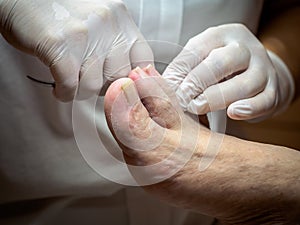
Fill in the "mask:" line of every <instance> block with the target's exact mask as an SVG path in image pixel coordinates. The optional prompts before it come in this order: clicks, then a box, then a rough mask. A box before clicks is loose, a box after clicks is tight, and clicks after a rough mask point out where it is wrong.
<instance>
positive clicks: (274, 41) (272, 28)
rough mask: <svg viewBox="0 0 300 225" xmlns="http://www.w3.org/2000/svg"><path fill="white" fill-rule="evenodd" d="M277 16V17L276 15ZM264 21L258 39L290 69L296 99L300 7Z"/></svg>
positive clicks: (299, 69) (299, 77)
mask: <svg viewBox="0 0 300 225" xmlns="http://www.w3.org/2000/svg"><path fill="white" fill-rule="evenodd" d="M275 14H276V15H275ZM275 14H274V15H272V13H271V15H270V16H269V17H268V18H267V19H265V20H266V21H263V22H264V24H263V25H262V26H261V27H260V31H259V34H258V38H259V39H260V40H261V42H262V43H263V45H264V46H265V47H266V48H267V49H269V50H271V51H272V52H274V53H275V54H277V55H278V56H279V57H280V58H281V59H282V60H283V61H284V63H285V64H286V65H287V67H288V68H289V70H290V72H291V74H292V76H293V78H294V81H295V84H296V94H295V97H299V95H300V63H299V61H300V45H299V41H298V38H299V36H300V26H299V23H300V6H297V7H291V8H288V9H286V10H284V9H283V10H282V12H281V13H280V14H278V13H275Z"/></svg>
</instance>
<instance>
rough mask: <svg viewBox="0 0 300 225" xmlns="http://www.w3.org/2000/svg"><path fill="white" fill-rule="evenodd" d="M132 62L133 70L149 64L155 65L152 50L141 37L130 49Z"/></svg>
mask: <svg viewBox="0 0 300 225" xmlns="http://www.w3.org/2000/svg"><path fill="white" fill-rule="evenodd" d="M130 62H131V66H132V68H135V67H137V66H139V67H140V68H143V67H146V66H147V65H149V64H151V65H154V57H153V53H152V50H151V48H150V46H149V44H148V43H147V41H146V40H145V39H144V38H143V37H140V38H139V39H138V40H137V41H135V42H134V44H133V45H132V47H131V49H130Z"/></svg>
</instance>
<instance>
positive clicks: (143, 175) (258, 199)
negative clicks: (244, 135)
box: [105, 67, 300, 224]
mask: <svg viewBox="0 0 300 225" xmlns="http://www.w3.org/2000/svg"><path fill="white" fill-rule="evenodd" d="M105 113H106V117H107V121H108V125H109V127H110V129H111V131H112V133H113V134H114V136H115V138H116V140H117V141H118V143H119V145H120V147H121V148H122V149H123V151H124V156H125V160H126V161H127V163H128V167H129V170H130V171H131V173H132V175H133V177H134V178H135V179H136V180H137V182H138V183H139V184H141V185H142V186H144V188H145V189H146V190H147V191H149V192H151V193H153V194H155V195H156V196H159V197H160V198H161V199H165V200H166V201H168V202H169V203H170V204H173V205H176V206H180V207H185V208H189V209H192V210H195V211H198V212H201V213H203V214H207V215H210V216H214V217H217V218H219V219H222V220H223V221H226V222H228V223H231V224H274V222H276V223H277V224H289V223H287V221H288V220H289V219H290V218H291V217H294V218H296V217H297V213H299V210H298V208H299V205H300V204H299V202H300V196H299V190H300V182H299V181H300V176H299V172H297V171H300V166H299V163H297V162H299V161H300V157H299V153H298V152H296V151H293V150H290V149H287V148H282V147H276V146H270V145H263V144H259V143H253V142H247V141H243V140H239V139H236V138H233V137H229V136H222V135H221V134H212V133H210V131H209V130H208V129H206V128H204V127H203V126H201V125H199V124H198V123H196V122H195V121H193V120H191V119H190V118H189V117H187V116H185V115H184V113H183V112H182V110H181V109H180V107H179V105H178V104H177V101H176V97H175V95H174V93H173V92H172V90H170V89H169V88H168V87H167V85H166V83H165V82H164V80H163V78H161V77H160V76H159V74H158V73H157V72H156V71H155V70H154V68H152V67H149V68H147V69H145V70H142V69H140V68H138V69H135V70H133V71H132V72H131V73H130V75H129V78H122V79H119V80H117V81H115V82H114V83H113V84H112V85H111V86H110V87H109V89H108V91H107V93H106V96H105ZM212 137H213V138H214V140H216V139H219V138H221V139H222V145H221V146H219V147H220V152H219V154H218V155H214V154H213V153H211V152H209V151H208V152H207V151H206V148H207V144H208V143H209V140H210V139H209V138H212ZM213 142H214V141H213ZM217 147H218V146H216V148H217ZM213 157H214V158H215V160H214V162H213V164H212V165H211V166H210V167H209V168H207V169H206V170H205V171H199V163H200V161H201V160H203V158H204V159H205V158H213ZM295 159H298V160H296V161H295ZM291 171H292V172H291ZM278 177H280V179H277V178H278ZM295 182H296V183H295ZM295 207H296V208H295ZM297 207H298V208H297ZM295 216H296V217H295ZM291 224H292V223H291Z"/></svg>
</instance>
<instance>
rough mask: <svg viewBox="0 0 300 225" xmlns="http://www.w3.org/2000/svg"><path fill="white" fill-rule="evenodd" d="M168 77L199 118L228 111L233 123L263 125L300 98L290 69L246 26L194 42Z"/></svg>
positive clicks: (210, 33) (218, 31) (233, 26)
mask: <svg viewBox="0 0 300 225" xmlns="http://www.w3.org/2000/svg"><path fill="white" fill-rule="evenodd" d="M163 76H164V78H166V79H167V82H168V83H169V84H170V85H171V86H172V87H173V89H174V90H175V91H176V95H177V97H178V99H179V101H180V104H181V106H182V107H183V108H184V109H185V110H187V111H189V112H191V113H194V114H206V113H207V112H210V111H216V110H220V109H225V108H226V107H228V109H227V114H228V116H229V117H231V118H232V119H236V120H249V119H253V118H258V119H259V120H260V119H264V118H266V117H269V116H271V115H273V114H274V113H275V112H278V111H280V110H283V109H284V108H285V107H286V106H288V105H289V103H290V102H291V100H292V98H293V95H294V82H293V79H292V77H291V74H290V72H289V70H288V68H287V67H286V65H285V64H284V63H283V62H282V60H281V59H280V58H279V57H278V56H276V55H275V54H274V53H272V52H267V51H266V49H265V48H264V46H263V45H262V44H261V43H260V41H259V40H258V39H257V38H256V37H255V36H254V35H253V34H252V33H251V32H250V31H249V30H248V29H247V28H246V27H245V26H244V25H241V24H227V25H222V26H217V27H212V28H209V29H207V30H205V31H204V32H202V33H200V34H199V35H197V36H195V37H193V38H191V39H190V40H189V42H188V43H187V44H186V46H185V47H184V49H183V50H182V52H181V53H180V54H179V55H178V56H177V57H176V58H175V59H174V60H173V62H172V63H171V64H170V65H169V66H168V68H167V69H166V71H165V72H164V74H163Z"/></svg>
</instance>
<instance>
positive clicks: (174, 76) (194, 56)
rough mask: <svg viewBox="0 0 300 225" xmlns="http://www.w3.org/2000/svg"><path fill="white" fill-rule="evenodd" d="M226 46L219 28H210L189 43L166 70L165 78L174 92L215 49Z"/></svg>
mask: <svg viewBox="0 0 300 225" xmlns="http://www.w3.org/2000/svg"><path fill="white" fill-rule="evenodd" d="M224 45H225V43H224V41H223V35H222V33H220V32H219V31H218V27H211V28H208V29H207V30H205V31H204V32H202V33H200V34H199V35H197V36H195V37H193V38H191V39H190V40H189V41H188V43H187V44H186V45H185V46H184V49H183V50H182V51H181V52H180V53H179V54H178V56H177V57H175V59H174V60H173V61H172V62H171V63H170V65H169V66H168V67H167V68H166V70H165V71H164V73H163V77H164V78H165V79H166V80H167V83H168V84H169V85H170V86H171V87H172V88H173V90H177V87H178V86H179V85H180V84H181V82H182V81H183V80H184V78H185V77H186V76H187V74H188V73H189V72H190V71H191V70H192V69H194V68H195V67H196V66H197V65H198V64H199V63H201V62H202V61H203V60H204V59H205V58H206V57H207V56H208V55H209V53H210V52H211V51H212V50H213V49H216V48H220V47H223V46H224Z"/></svg>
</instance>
